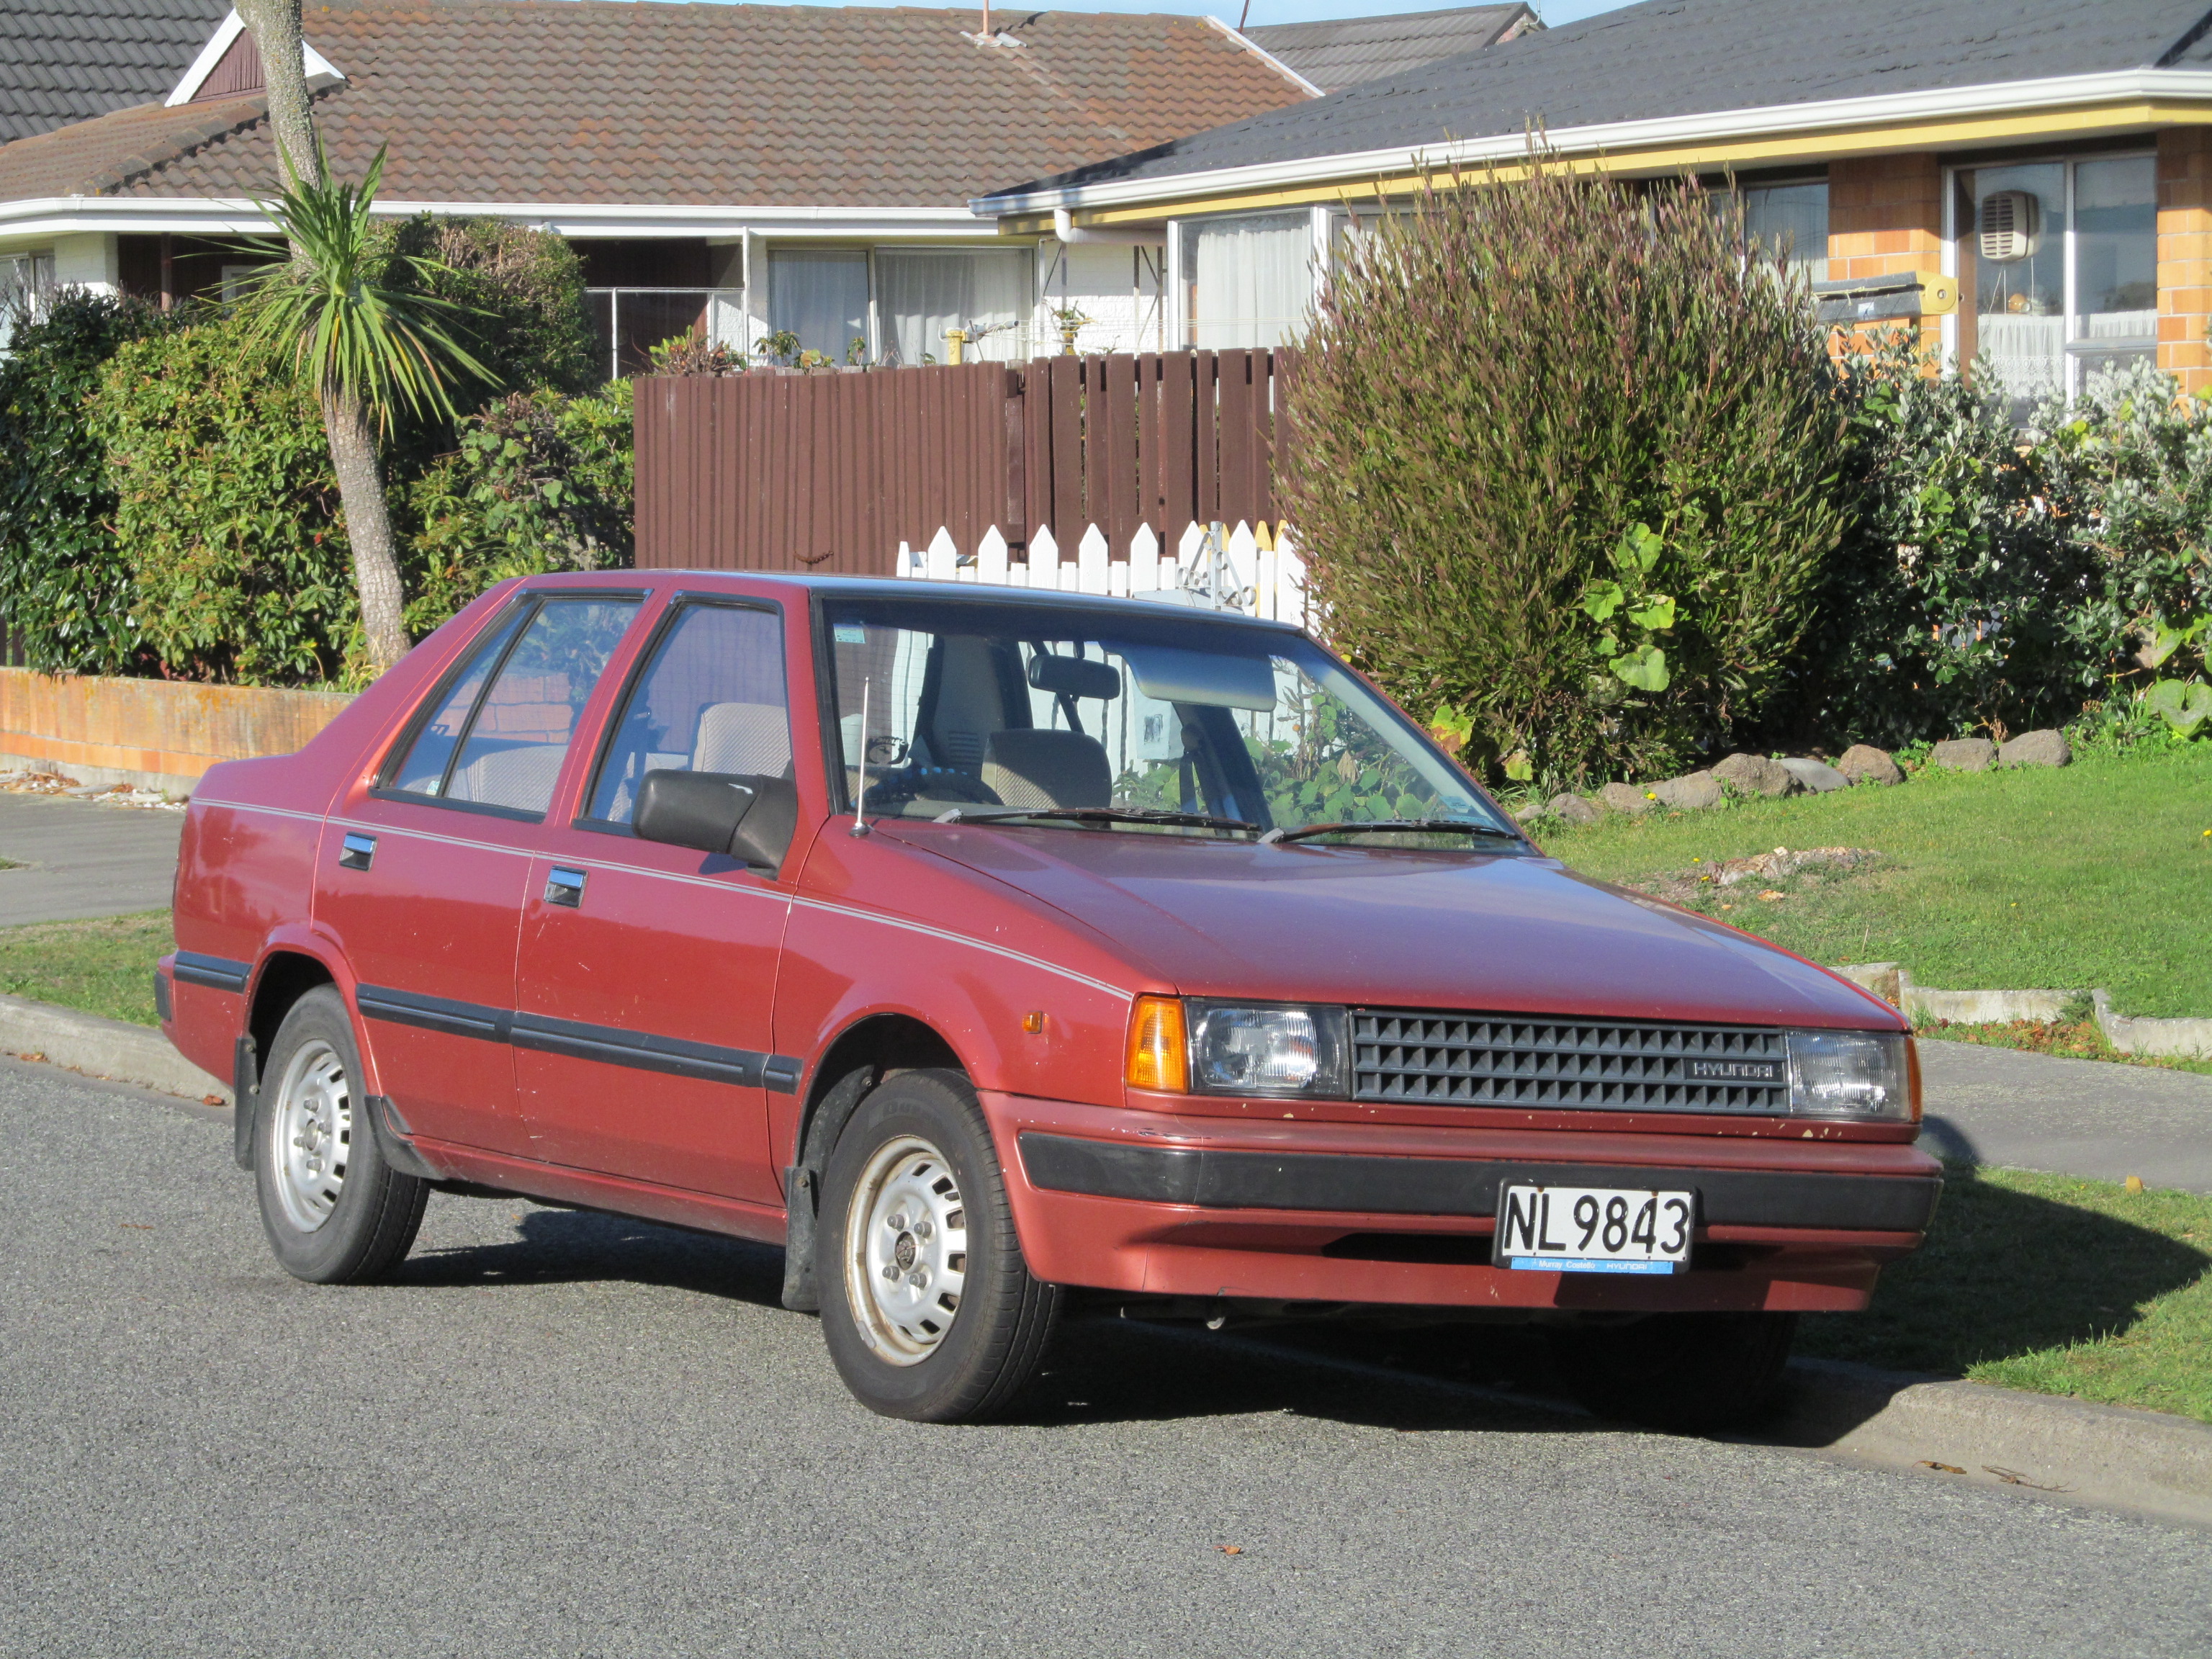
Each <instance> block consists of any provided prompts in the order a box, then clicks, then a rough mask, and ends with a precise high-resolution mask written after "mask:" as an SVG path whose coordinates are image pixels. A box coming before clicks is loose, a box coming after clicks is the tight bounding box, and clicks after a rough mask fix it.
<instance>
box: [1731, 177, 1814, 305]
mask: <svg viewBox="0 0 2212 1659" xmlns="http://www.w3.org/2000/svg"><path fill="white" fill-rule="evenodd" d="M1741 194H1742V197H1743V228H1744V234H1745V235H1746V237H1747V238H1748V239H1749V240H1750V241H1751V242H1752V244H1753V246H1757V247H1759V249H1761V250H1762V251H1764V252H1765V253H1766V255H1767V256H1768V257H1769V258H1778V259H1783V260H1786V261H1787V262H1788V263H1789V265H1790V269H1791V270H1793V271H1795V272H1796V273H1798V274H1799V275H1801V276H1803V277H1804V279H1805V280H1806V281H1807V282H1808V283H1825V282H1826V281H1827V280H1828V181H1827V180H1826V179H1812V180H1809V181H1808V182H1805V183H1802V184H1794V185H1745V186H1744V187H1743V189H1742V191H1741Z"/></svg>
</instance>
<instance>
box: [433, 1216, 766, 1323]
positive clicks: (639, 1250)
mask: <svg viewBox="0 0 2212 1659" xmlns="http://www.w3.org/2000/svg"><path fill="white" fill-rule="evenodd" d="M437 1201H438V1202H441V1203H454V1202H459V1201H460V1200H454V1199H452V1198H442V1197H441V1199H439V1200H437ZM471 1201H479V1202H481V1201H490V1200H471ZM505 1201H506V1202H508V1203H510V1204H514V1203H522V1202H526V1200H513V1199H509V1200H505ZM516 1231H517V1233H518V1234H519V1237H515V1238H513V1239H509V1240H503V1241H501V1242H500V1243H487V1244H464V1245H458V1246H453V1247H448V1248H446V1249H427V1250H417V1251H416V1254H414V1255H410V1256H409V1257H408V1258H407V1260H406V1261H404V1262H402V1263H401V1264H400V1265H399V1266H398V1267H397V1268H395V1269H394V1270H393V1272H392V1276H391V1279H390V1282H391V1283H392V1284H394V1285H418V1286H430V1285H442V1286H447V1287H461V1286H469V1285H486V1286H489V1285H564V1284H576V1283H583V1282H587V1281H588V1282H595V1283H609V1282H617V1283H628V1284H634V1285H660V1286H663V1287H665V1288H667V1289H671V1290H679V1291H696V1292H698V1293H699V1294H700V1295H702V1296H717V1297H728V1298H730V1299H732V1300H734V1301H738V1302H750V1303H754V1304H758V1305H760V1306H763V1307H770V1308H775V1307H781V1305H782V1294H783V1252H782V1251H781V1249H777V1248H776V1247H775V1245H772V1244H756V1243H751V1242H750V1241H749V1240H746V1239H742V1238H726V1237H720V1236H719V1235H716V1234H713V1233H694V1232H686V1231H684V1230H683V1229H682V1228H679V1227H664V1226H661V1225H659V1224H657V1223H655V1222H651V1221H640V1220H637V1219H635V1218H633V1217H629V1216H620V1215H606V1214H603V1213H601V1212H598V1211H592V1210H551V1209H539V1208H534V1207H533V1208H528V1209H526V1210H524V1211H523V1212H522V1216H521V1219H520V1223H519V1225H518V1226H517V1228H516Z"/></svg>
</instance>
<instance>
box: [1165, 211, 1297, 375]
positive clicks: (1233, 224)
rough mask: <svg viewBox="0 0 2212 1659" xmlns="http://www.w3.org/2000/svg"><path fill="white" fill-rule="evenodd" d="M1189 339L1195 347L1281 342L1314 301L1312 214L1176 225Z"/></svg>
mask: <svg viewBox="0 0 2212 1659" xmlns="http://www.w3.org/2000/svg"><path fill="white" fill-rule="evenodd" d="M1183 246H1184V248H1185V249H1186V250H1187V252H1185V254H1184V256H1183V259H1184V276H1185V279H1186V280H1187V281H1188V283H1190V285H1191V286H1190V289H1189V290H1188V291H1189V293H1190V295H1191V316H1190V343H1191V344H1193V345H1194V346H1196V347H1198V348H1199V349H1200V350H1208V351H1218V350H1222V349H1228V348H1233V347H1237V346H1278V345H1287V344H1289V343H1291V342H1292V341H1294V340H1296V339H1297V337H1299V336H1300V335H1301V334H1303V333H1304V331H1305V322H1306V313H1308V312H1309V311H1310V310H1311V309H1312V307H1313V222H1312V220H1311V219H1310V218H1309V217H1308V216H1306V215H1305V214H1303V213H1277V214H1264V215H1256V216H1252V217H1249V218H1243V219H1218V220H1212V221H1206V220H1199V221H1194V222H1191V223H1188V224H1186V225H1185V226H1184V227H1183Z"/></svg>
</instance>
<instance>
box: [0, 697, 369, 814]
mask: <svg viewBox="0 0 2212 1659" xmlns="http://www.w3.org/2000/svg"><path fill="white" fill-rule="evenodd" d="M352 701H353V699H352V698H351V697H349V696H344V695H343V694H341V693H337V692H331V691H275V690H261V689H259V688H258V687H254V686H244V685H195V684H189V683H185V682H181V681H176V680H134V679H103V678H99V677H97V676H94V675H84V676H69V677H64V678H56V677H53V676H51V675H46V674H34V673H33V672H32V671H30V670H28V669H27V668H0V765H15V766H21V765H31V766H35V767H37V768H39V769H42V770H46V771H52V772H58V773H59V774H61V775H63V776H64V777H69V778H74V779H76V781H78V782H80V783H89V784H109V783H136V784H141V785H143V786H145V787H149V788H154V789H161V790H165V791H167V792H168V793H171V794H179V795H183V794H190V793H191V790H192V787H193V786H194V785H195V784H196V783H197V782H198V781H199V779H200V776H201V775H202V774H203V773H204V772H205V771H206V770H207V769H208V768H210V766H213V765H214V764H215V763H216V762H218V761H226V760H243V759H246V758H249V757H252V756H256V755H289V754H290V753H291V752H292V751H293V750H296V749H299V748H301V746H302V745H304V744H306V743H307V739H308V738H312V737H313V736H314V735H315V734H316V733H317V732H320V731H321V730H322V729H323V728H324V727H325V726H328V725H329V724H330V723H331V721H332V720H336V719H337V716H338V714H340V712H341V711H343V709H344V708H345V707H346V705H347V704H349V703H350V702H352Z"/></svg>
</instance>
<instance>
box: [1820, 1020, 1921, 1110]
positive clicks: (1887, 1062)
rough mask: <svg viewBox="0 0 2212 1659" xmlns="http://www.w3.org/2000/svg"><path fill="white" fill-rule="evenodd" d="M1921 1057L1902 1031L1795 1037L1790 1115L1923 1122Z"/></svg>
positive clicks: (1843, 1032)
mask: <svg viewBox="0 0 2212 1659" xmlns="http://www.w3.org/2000/svg"><path fill="white" fill-rule="evenodd" d="M1917 1060H1918V1056H1917V1055H1916V1054H1914V1053H1913V1052H1912V1039H1911V1038H1910V1037H1908V1036H1905V1034H1904V1033H1903V1032H1901V1031H1792V1032H1790V1112H1791V1114H1792V1115H1796V1116H1800V1117H1839V1118H1856V1119H1858V1120H1861V1121H1876V1122H1884V1123H1916V1122H1917V1121H1919V1119H1920V1078H1919V1071H1920V1068H1919V1066H1918V1064H1917Z"/></svg>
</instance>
